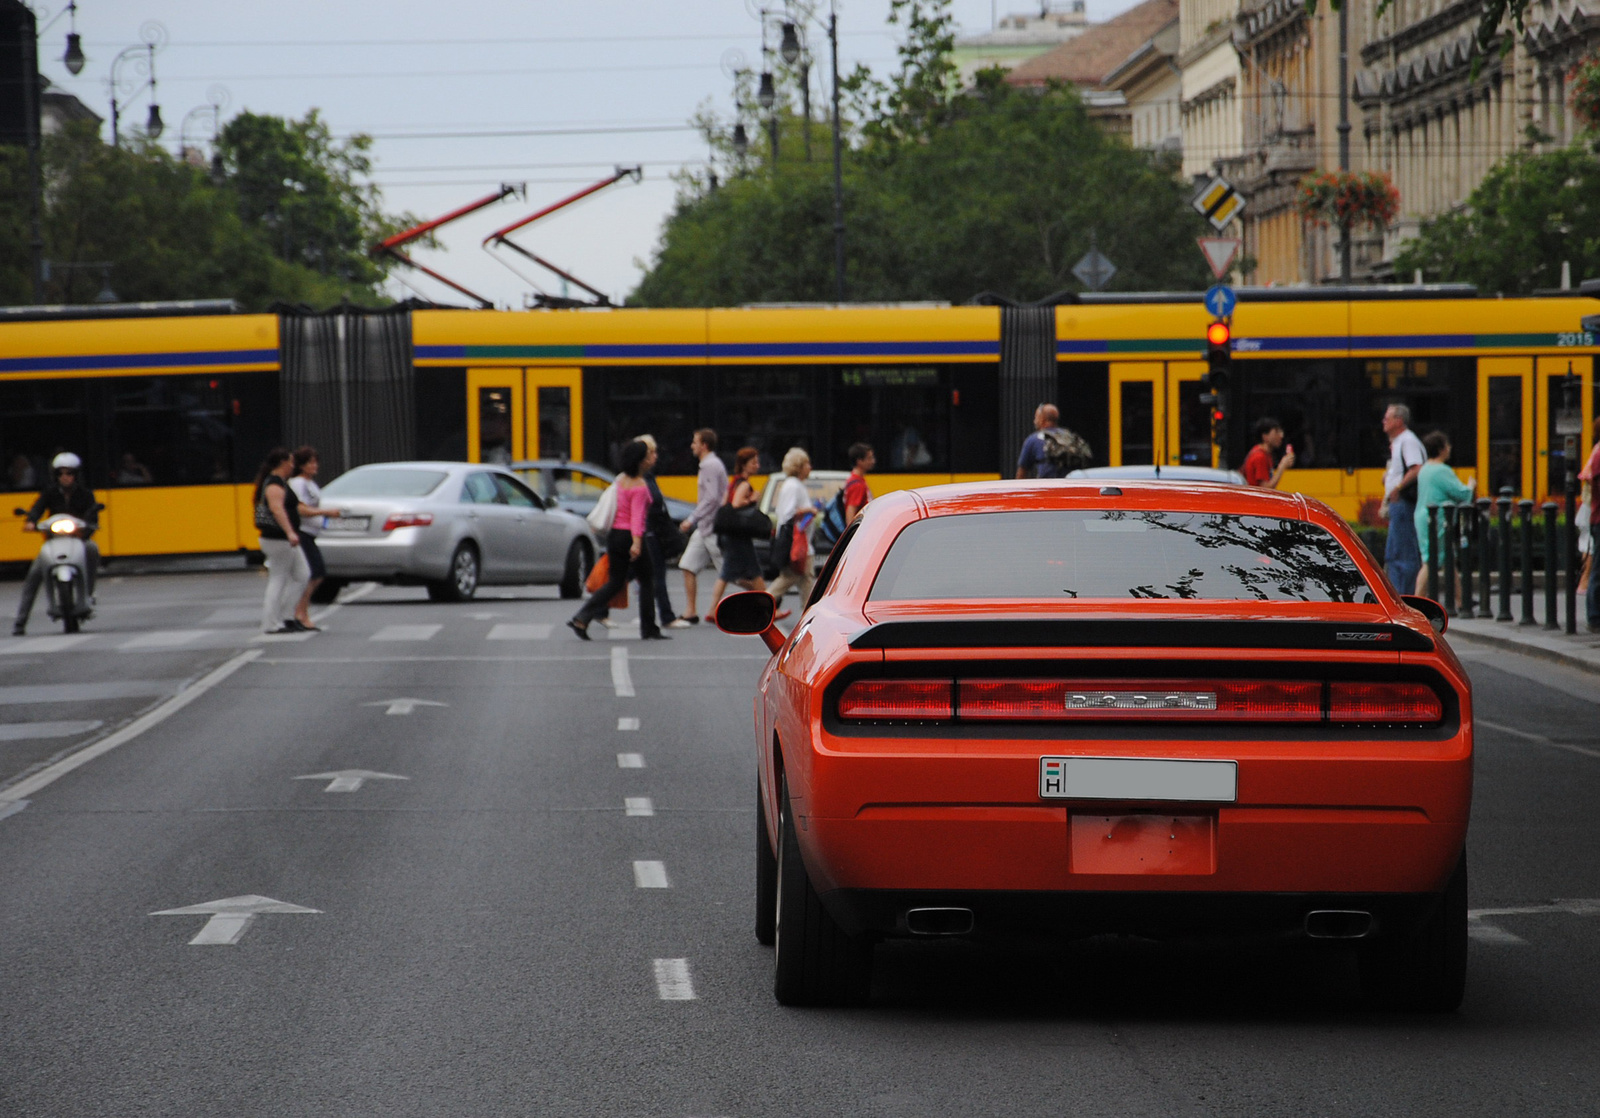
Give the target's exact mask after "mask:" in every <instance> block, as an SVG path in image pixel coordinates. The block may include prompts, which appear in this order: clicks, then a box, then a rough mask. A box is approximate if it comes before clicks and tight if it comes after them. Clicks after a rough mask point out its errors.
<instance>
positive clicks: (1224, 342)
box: [1200, 318, 1233, 453]
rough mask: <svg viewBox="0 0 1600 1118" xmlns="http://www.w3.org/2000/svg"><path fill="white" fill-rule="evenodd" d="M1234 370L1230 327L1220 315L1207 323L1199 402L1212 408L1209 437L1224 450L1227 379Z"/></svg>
mask: <svg viewBox="0 0 1600 1118" xmlns="http://www.w3.org/2000/svg"><path fill="white" fill-rule="evenodd" d="M1232 373H1233V331H1232V330H1231V329H1230V328H1229V327H1228V324H1227V323H1226V322H1224V321H1222V320H1221V319H1220V318H1219V319H1217V320H1216V321H1214V322H1212V323H1211V325H1209V326H1207V327H1206V371H1205V373H1204V374H1203V375H1202V376H1201V377H1200V383H1201V384H1202V385H1203V386H1205V388H1206V391H1205V392H1204V393H1202V394H1201V396H1200V402H1201V403H1202V404H1204V405H1205V406H1206V407H1207V408H1208V409H1210V412H1211V441H1212V443H1213V444H1215V445H1216V446H1217V447H1218V448H1219V449H1221V450H1222V451H1223V452H1224V453H1225V452H1226V449H1227V446H1228V381H1229V378H1230V376H1231V375H1232Z"/></svg>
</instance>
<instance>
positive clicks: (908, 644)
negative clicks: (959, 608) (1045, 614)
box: [850, 617, 1434, 652]
mask: <svg viewBox="0 0 1600 1118" xmlns="http://www.w3.org/2000/svg"><path fill="white" fill-rule="evenodd" d="M850 647H851V648H857V649H861V648H881V649H906V648H1260V649H1311V650H1316V651H1332V650H1335V649H1338V650H1343V651H1349V650H1352V649H1368V650H1372V651H1383V652H1432V651H1433V648H1434V643H1433V641H1432V640H1431V639H1430V638H1428V637H1425V636H1423V635H1422V634H1421V633H1418V632H1417V631H1416V630H1414V629H1408V628H1406V627H1405V626H1404V625H1373V624H1355V623H1351V624H1342V623H1340V622H1336V621H1187V620H1166V621H1147V620H1119V619H1088V618H1085V619H1074V620H1066V619H1061V618H1037V617H1014V618H1007V617H996V618H974V619H971V620H967V619H962V620H949V621H884V622H880V623H879V624H877V625H872V626H869V627H868V628H865V629H863V630H861V632H859V633H857V634H856V635H855V636H854V637H852V638H850Z"/></svg>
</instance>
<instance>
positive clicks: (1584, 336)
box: [1556, 330, 1600, 346]
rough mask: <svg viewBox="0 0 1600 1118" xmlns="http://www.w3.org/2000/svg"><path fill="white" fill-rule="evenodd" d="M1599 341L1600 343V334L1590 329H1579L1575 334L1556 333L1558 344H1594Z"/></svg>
mask: <svg viewBox="0 0 1600 1118" xmlns="http://www.w3.org/2000/svg"><path fill="white" fill-rule="evenodd" d="M1597 343H1600V334H1595V333H1593V332H1591V331H1589V330H1579V331H1578V332H1577V333H1574V334H1557V335H1556V345H1558V346H1592V345H1595V344H1597Z"/></svg>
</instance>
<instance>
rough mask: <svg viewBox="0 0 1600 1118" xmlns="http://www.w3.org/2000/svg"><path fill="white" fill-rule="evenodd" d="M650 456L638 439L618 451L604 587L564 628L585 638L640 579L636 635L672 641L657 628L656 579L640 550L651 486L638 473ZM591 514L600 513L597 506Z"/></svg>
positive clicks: (649, 639)
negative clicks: (618, 471) (631, 581)
mask: <svg viewBox="0 0 1600 1118" xmlns="http://www.w3.org/2000/svg"><path fill="white" fill-rule="evenodd" d="M649 455H650V448H649V447H647V446H645V444H644V443H642V442H639V441H638V440H637V439H635V440H634V441H633V442H631V443H629V444H628V445H627V446H625V447H623V448H622V473H621V474H620V475H618V477H617V480H616V484H615V486H614V488H615V490H616V515H615V516H614V517H613V518H612V520H611V524H610V527H609V530H608V531H607V532H606V555H605V558H606V564H607V567H608V570H607V574H606V584H605V585H604V586H602V587H601V588H600V589H599V590H597V591H595V592H594V594H592V595H590V597H589V600H588V601H586V602H584V603H583V608H582V609H580V610H578V612H577V613H576V614H575V615H574V616H573V618H572V620H570V621H568V622H567V628H569V629H571V630H572V631H573V632H574V633H576V634H577V635H578V636H579V637H581V638H582V639H584V640H589V639H591V638H590V636H589V625H590V623H591V622H593V621H594V620H595V619H596V618H598V617H599V616H600V615H601V614H603V613H604V612H605V611H606V610H607V609H608V608H610V605H611V599H613V598H615V597H616V596H617V594H618V592H620V591H622V590H625V589H627V586H628V580H629V579H638V580H639V635H640V636H641V637H643V638H644V639H645V640H647V641H660V640H671V639H672V638H670V637H668V636H667V635H666V634H665V633H663V632H662V631H661V629H660V628H659V627H658V626H657V625H656V621H655V606H656V603H655V585H654V583H655V579H654V576H653V573H652V571H651V569H650V557H649V555H648V554H646V552H645V550H644V534H645V519H646V516H647V515H648V513H649V508H650V487H649V486H648V485H646V484H645V482H644V479H643V478H641V477H640V476H639V475H640V473H641V471H642V469H643V466H644V461H645V459H646V458H647V457H649ZM602 500H603V498H602ZM595 511H596V512H598V511H599V506H598V505H597V506H596V510H595Z"/></svg>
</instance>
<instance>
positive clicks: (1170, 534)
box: [872, 510, 1374, 602]
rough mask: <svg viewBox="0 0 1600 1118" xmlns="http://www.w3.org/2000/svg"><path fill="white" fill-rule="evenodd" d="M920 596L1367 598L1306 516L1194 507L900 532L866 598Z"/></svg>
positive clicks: (1021, 515)
mask: <svg viewBox="0 0 1600 1118" xmlns="http://www.w3.org/2000/svg"><path fill="white" fill-rule="evenodd" d="M926 598H1043V599H1047V600H1055V601H1061V600H1063V599H1066V598H1120V599H1127V598H1188V599H1196V600H1222V601H1228V600H1234V601H1252V600H1253V601H1260V602H1357V601H1372V600H1374V599H1373V598H1372V595H1371V591H1370V589H1369V588H1368V586H1367V582H1366V579H1365V578H1363V577H1362V575H1361V571H1360V570H1359V569H1358V568H1357V567H1356V565H1355V561H1354V560H1352V559H1351V558H1350V555H1349V553H1348V552H1346V551H1345V549H1344V547H1343V546H1342V545H1341V544H1340V543H1339V541H1338V540H1336V539H1334V538H1333V536H1332V535H1330V534H1329V533H1328V532H1327V531H1326V530H1325V529H1323V528H1319V527H1318V526H1317V525H1315V524H1308V523H1306V522H1305V521H1303V520H1280V519H1278V518H1277V517H1270V516H1225V515H1219V514H1216V513H1195V512H1153V511H1144V512H1128V511H1122V510H1100V511H1089V510H1062V511H1053V512H988V513H971V514H967V515H963V516H940V517H934V518H932V519H929V520H920V521H918V522H917V523H915V524H912V525H910V526H909V527H907V528H906V529H905V531H903V532H901V533H900V536H899V538H898V539H896V540H895V542H894V546H893V547H891V548H890V549H889V555H888V557H887V558H886V559H885V560H884V563H883V569H882V570H880V571H879V572H878V577H877V579H876V581H874V582H873V584H872V600H873V601H880V602H881V601H903V600H909V599H926Z"/></svg>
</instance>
